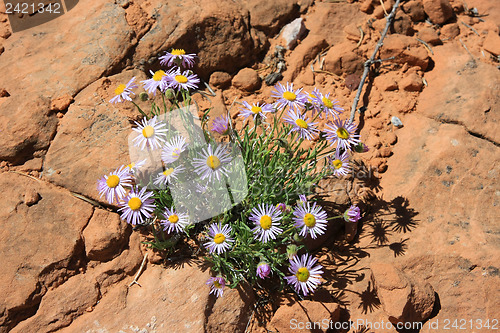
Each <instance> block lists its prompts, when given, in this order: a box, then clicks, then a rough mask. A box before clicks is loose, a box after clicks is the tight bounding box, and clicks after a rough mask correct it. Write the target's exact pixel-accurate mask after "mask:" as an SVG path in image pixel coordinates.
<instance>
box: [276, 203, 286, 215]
mask: <svg viewBox="0 0 500 333" xmlns="http://www.w3.org/2000/svg"><path fill="white" fill-rule="evenodd" d="M276 209H277V210H279V211H281V212H282V213H288V212H289V209H288V207H287V206H286V204H285V203H282V202H281V203H279V204H277V205H276Z"/></svg>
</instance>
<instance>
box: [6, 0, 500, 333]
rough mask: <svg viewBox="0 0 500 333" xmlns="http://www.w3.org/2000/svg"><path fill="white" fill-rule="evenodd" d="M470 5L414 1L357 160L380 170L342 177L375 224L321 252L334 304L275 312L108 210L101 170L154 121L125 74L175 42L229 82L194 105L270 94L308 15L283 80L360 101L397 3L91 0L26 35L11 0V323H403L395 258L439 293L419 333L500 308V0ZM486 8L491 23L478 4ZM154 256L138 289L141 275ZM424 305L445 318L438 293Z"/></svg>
mask: <svg viewBox="0 0 500 333" xmlns="http://www.w3.org/2000/svg"><path fill="white" fill-rule="evenodd" d="M392 3H393V2H392V1H385V2H384V6H385V8H386V10H390V7H391V6H392ZM1 5H3V4H1ZM467 6H468V7H467V8H465V7H466V6H465V5H464V4H463V3H462V2H461V1H451V3H449V2H448V1H447V0H413V1H408V2H404V3H403V4H402V8H401V9H400V11H398V15H397V20H396V22H395V25H394V27H393V28H392V29H391V32H390V34H389V36H388V37H387V38H386V40H385V41H384V45H383V47H382V48H381V50H380V52H379V56H380V58H390V57H394V59H391V60H387V61H384V62H383V63H381V64H375V65H374V66H373V67H372V69H373V70H372V71H371V73H370V75H369V77H368V81H367V84H366V85H365V88H364V91H363V94H362V97H361V102H360V104H359V105H358V107H360V106H364V107H365V108H366V110H365V112H364V113H363V115H362V116H361V118H360V116H359V115H356V119H355V120H356V122H357V123H359V124H361V125H360V127H361V128H360V133H361V135H362V138H363V139H364V142H365V143H366V144H367V145H368V146H369V148H370V151H368V152H366V153H363V154H360V155H358V156H359V157H357V158H356V159H357V163H359V164H360V165H364V166H365V168H364V169H363V168H362V169H360V171H358V175H359V176H358V177H357V178H354V179H353V178H351V179H349V180H348V181H346V182H343V183H339V182H333V183H332V182H329V181H325V186H324V188H325V193H324V195H325V198H326V200H327V201H328V202H329V203H331V204H335V205H338V206H339V207H344V208H345V207H348V205H349V204H350V203H352V202H357V203H359V204H360V205H361V206H362V207H363V210H364V211H365V212H366V215H365V216H364V217H363V219H362V220H361V221H360V222H359V230H358V233H359V235H358V236H357V237H356V238H355V239H354V240H353V242H351V243H348V242H346V241H345V240H344V235H343V234H342V230H343V228H344V226H343V225H342V224H336V225H333V227H332V228H331V229H329V232H331V236H330V235H328V237H329V238H328V237H326V238H327V239H322V241H323V243H321V244H314V248H316V249H317V252H316V253H315V255H316V256H318V257H319V258H320V263H321V264H322V265H323V266H324V268H325V274H324V276H323V278H324V279H323V280H324V284H323V285H322V286H321V288H320V290H318V294H321V295H326V296H328V297H327V298H328V301H327V302H326V303H323V304H322V303H319V301H318V300H314V301H310V300H304V301H301V302H299V300H298V299H297V298H296V297H295V296H293V294H290V293H288V294H286V295H285V296H284V297H283V298H282V299H280V300H276V301H275V300H269V303H268V304H267V305H266V306H264V307H262V309H263V310H262V311H261V312H258V311H257V308H254V304H256V303H255V302H256V301H257V300H258V298H257V299H256V298H255V295H254V294H253V293H252V292H250V291H249V290H247V288H246V287H245V288H243V287H242V288H240V289H234V290H229V289H226V291H225V295H224V297H223V298H220V299H217V300H215V298H213V297H212V296H209V295H208V288H207V286H205V281H206V280H207V278H208V277H209V275H210V274H209V271H208V270H206V269H205V268H204V267H203V266H201V265H200V263H201V258H196V259H194V260H192V261H190V262H182V261H181V262H178V263H177V264H171V265H168V267H163V266H162V265H159V263H161V262H162V261H163V260H164V258H162V257H161V256H160V255H157V254H155V256H154V257H153V252H152V251H151V250H146V249H145V248H144V245H141V241H144V240H145V238H144V236H142V235H141V234H140V233H139V232H138V231H132V230H131V228H130V227H128V226H126V225H125V224H124V223H123V222H121V221H119V217H118V215H117V213H116V211H115V210H113V208H111V210H106V209H105V207H99V205H102V204H104V203H105V202H104V201H103V200H102V199H101V198H99V196H98V193H97V192H96V188H95V186H96V181H97V179H98V178H99V177H100V176H102V174H104V173H107V172H110V171H112V170H114V169H115V168H117V167H118V166H120V165H121V164H123V163H129V162H130V161H129V157H128V148H127V135H128V133H129V131H130V128H131V124H132V123H133V121H134V120H137V119H139V117H138V113H137V112H136V111H135V110H134V109H133V108H132V107H130V105H127V104H121V105H111V104H109V102H108V101H109V99H110V98H111V97H112V92H113V90H114V87H115V86H116V85H118V84H119V83H124V82H126V81H128V79H129V78H130V77H131V76H134V75H136V76H137V77H138V79H139V80H141V79H144V78H145V77H147V76H148V75H149V69H156V68H157V67H158V54H159V53H162V52H163V51H167V50H170V49H171V48H174V47H175V48H185V49H186V51H189V52H194V53H197V54H198V55H199V64H198V66H197V68H195V71H196V72H198V73H200V74H201V75H202V77H204V78H205V79H206V81H208V78H209V77H211V80H210V83H211V84H213V85H214V88H216V91H217V95H216V97H215V98H212V104H211V105H208V102H207V101H206V100H204V99H202V98H201V97H199V96H197V97H196V98H197V99H198V98H199V99H200V103H199V104H200V106H201V107H205V106H206V107H207V108H208V107H211V106H213V107H214V111H213V114H212V115H220V114H222V113H225V112H226V110H227V109H229V106H230V105H231V104H232V102H233V101H234V100H235V99H237V100H238V101H241V100H243V99H245V100H248V101H249V102H253V101H262V102H272V99H271V98H270V97H269V96H270V91H271V90H272V87H269V86H267V85H265V84H264V83H262V86H261V87H260V88H259V87H258V86H255V87H252V88H251V89H243V90H242V89H241V87H242V85H240V87H237V86H238V84H236V82H238V78H237V77H238V76H237V75H236V74H237V73H238V72H240V71H241V70H242V69H244V68H247V69H245V71H252V76H253V78H254V79H255V74H258V76H259V77H265V76H266V75H267V74H269V73H271V72H272V71H273V70H275V68H276V63H277V62H276V60H277V58H276V56H275V55H274V52H275V46H276V45H279V44H280V43H281V40H280V37H279V31H280V29H281V28H282V27H283V26H284V25H286V24H287V23H290V22H291V21H292V20H293V19H295V18H297V17H302V18H303V19H304V22H305V26H306V28H307V29H308V33H307V35H305V36H303V37H302V40H299V41H298V45H297V46H296V48H295V49H293V50H291V51H290V50H288V51H286V52H284V62H285V63H286V70H284V72H283V75H284V77H285V79H288V80H293V81H294V83H295V85H297V86H300V87H304V88H305V90H306V91H310V89H311V88H312V87H313V86H317V87H319V88H320V90H321V91H323V92H331V93H332V96H334V97H335V98H337V99H338V100H339V103H340V105H342V107H344V109H345V110H346V113H348V110H349V109H350V105H351V103H352V101H353V99H354V96H355V94H356V89H355V88H356V87H354V90H353V87H348V86H346V79H347V75H351V76H350V77H349V80H350V81H356V77H354V76H357V78H359V76H360V74H361V72H362V70H363V63H364V61H365V60H366V59H368V57H370V56H371V53H372V52H373V49H374V47H375V44H376V42H377V41H378V38H379V36H380V31H381V30H382V29H383V28H384V26H385V18H384V14H385V13H384V10H383V9H384V8H383V7H382V5H381V4H380V1H371V0H366V1H360V2H354V3H346V2H340V3H338V2H329V1H317V2H314V3H313V2H312V1H298V2H296V1H278V2H269V3H263V2H256V1H251V0H249V1H245V2H238V3H235V2H233V1H226V0H224V1H222V2H218V3H215V2H207V1H205V2H202V1H198V0H190V1H187V2H179V3H176V4H170V3H169V4H165V3H164V2H161V1H159V0H151V1H144V0H136V1H116V2H113V1H108V0H106V1H104V2H103V1H96V0H91V1H90V2H85V3H84V2H82V1H80V2H79V3H78V5H77V6H76V7H75V8H74V9H72V10H71V11H70V12H68V13H67V14H65V15H63V16H61V17H60V18H58V19H56V20H52V21H50V22H48V23H46V24H43V25H41V26H39V27H35V28H32V29H29V30H25V31H22V32H17V33H14V34H12V33H11V31H10V28H9V26H8V24H7V18H6V15H5V14H4V11H5V8H0V73H2V74H1V76H0V124H1V125H0V133H1V135H0V160H1V161H0V184H1V185H3V186H2V188H3V189H4V196H3V197H2V198H3V205H2V207H1V208H0V215H1V219H0V220H1V221H2V222H1V223H2V228H0V255H1V257H2V258H3V259H2V263H3V267H2V268H3V269H2V270H1V271H0V282H1V283H0V285H1V286H2V287H0V332H2V333H3V332H8V331H12V332H49V331H51V332H53V331H56V332H118V331H120V330H121V331H123V332H127V333H128V332H138V331H142V332H203V331H205V332H245V328H246V327H247V324H248V329H247V332H253V333H260V332H267V330H266V329H270V330H273V329H276V328H278V326H279V327H281V328H282V329H281V330H280V332H281V331H286V330H287V329H288V328H289V327H288V328H287V327H286V325H287V321H288V322H289V320H290V319H293V318H296V319H298V318H299V317H300V316H305V317H304V318H307V319H309V318H311V319H315V320H316V318H317V319H318V320H319V319H324V318H325V317H329V316H333V319H334V320H335V321H338V322H346V321H348V320H351V321H356V320H358V319H363V320H366V321H372V322H380V321H382V320H384V321H385V322H387V321H388V320H389V319H390V318H389V317H391V316H392V317H395V315H394V313H391V312H393V311H387V310H388V308H387V307H389V308H391V307H390V306H389V304H392V305H394V304H396V305H398V304H399V305H401V304H407V301H408V297H406V299H405V298H404V297H401V298H398V297H396V298H395V301H394V302H392V303H391V302H389V301H388V298H387V297H386V295H385V294H384V292H382V291H380V288H381V287H380V282H377V283H376V284H378V285H376V286H374V284H373V282H372V281H371V279H370V275H371V273H370V271H369V270H368V269H367V268H368V267H372V268H373V269H374V270H377V269H378V270H383V271H385V274H386V275H387V274H388V273H387V270H386V269H385V268H384V267H386V266H385V264H384V265H382V264H377V263H380V262H384V263H386V264H388V265H391V266H390V267H398V268H400V269H401V271H402V272H403V274H404V276H405V278H404V279H402V280H404V281H407V283H408V284H409V285H418V286H420V287H421V288H420V287H419V288H417V289H419V290H424V292H422V293H419V294H420V295H421V296H422V295H424V296H425V294H426V293H427V292H426V291H429V290H431V289H430V287H429V288H428V286H431V287H432V289H433V290H434V291H435V292H436V299H435V305H434V307H433V308H432V311H431V313H430V319H429V320H428V321H427V322H426V323H425V324H424V327H423V328H422V329H421V330H420V332H421V333H431V332H432V333H434V332H449V330H445V329H444V328H443V326H440V327H439V329H431V327H430V323H432V322H436V321H439V322H440V323H441V324H442V323H443V322H444V320H446V319H460V318H465V319H467V320H469V319H472V320H476V319H482V320H486V319H488V318H490V319H492V318H497V319H498V318H500V312H499V310H498V309H500V297H499V292H498V285H499V283H500V275H499V267H498V258H499V255H500V248H499V245H498V244H500V239H499V236H498V235H499V234H500V230H499V227H498V223H497V222H498V216H500V212H499V208H498V207H499V206H500V203H499V200H500V199H499V198H500V197H499V195H500V189H499V188H498V185H497V183H498V181H497V179H498V177H499V172H500V171H499V165H500V160H499V156H500V155H499V153H498V149H499V142H500V137H499V131H498V123H499V121H500V119H499V114H500V113H499V112H500V110H499V105H500V100H499V97H498V91H499V86H500V74H499V72H498V69H497V66H498V65H499V63H498V62H497V61H496V60H495V58H494V56H495V55H497V54H498V53H499V51H498V33H499V26H498V22H500V11H499V9H498V4H497V2H496V1H495V0H469V1H467ZM472 8H477V10H478V13H479V14H480V15H481V20H483V21H484V22H482V21H481V20H479V18H478V17H472V16H470V15H467V14H468V12H467V9H468V10H471V9H472ZM365 12H366V13H370V14H365ZM426 16H427V17H429V18H430V19H431V21H432V22H433V23H435V24H439V25H434V26H432V27H431V26H429V25H428V24H427V23H425V22H423V21H424V20H425V18H426ZM454 17H456V20H455V18H454ZM462 22H464V23H467V24H468V25H469V26H470V27H472V28H473V29H474V30H475V32H474V30H472V29H471V28H469V27H467V26H466V25H464V24H462ZM476 32H477V34H476ZM416 37H419V38H421V39H422V40H424V41H425V42H427V43H428V44H429V48H428V47H427V46H425V45H424V44H423V43H421V42H419V41H418V40H417V39H416ZM441 43H442V45H441ZM464 46H465V47H464ZM311 66H312V70H311ZM250 68H252V69H250ZM212 73H213V74H212ZM235 75H236V77H234V76H235ZM352 75H354V76H352ZM233 77H234V79H235V80H233V86H230V84H231V83H230V82H231V78H233ZM212 78H213V79H212ZM240 81H245V82H244V83H247V82H246V81H248V80H247V78H245V79H243V80H240ZM282 82H284V81H282ZM354 86H356V85H354ZM222 89H224V91H222ZM254 89H259V91H258V94H250V92H249V90H250V91H251V90H254ZM135 101H136V102H137V103H139V105H141V106H145V105H147V103H143V102H140V101H139V99H138V98H136V99H135ZM197 101H198V100H197ZM204 103H205V104H204ZM236 109H237V108H234V107H233V108H232V109H229V112H230V113H231V116H232V117H233V119H237V118H238V117H237V110H236ZM344 116H346V115H344ZM393 116H396V117H398V118H399V119H401V121H402V122H403V124H404V126H403V127H402V128H399V129H398V128H396V127H394V126H393V125H392V124H391V118H392V117H393ZM320 121H322V120H320ZM242 125H243V124H242V123H241V122H240V121H235V126H236V128H241V126H242ZM19 173H21V174H22V175H20V174H19ZM145 253H148V256H149V257H150V261H149V262H148V263H147V264H146V266H145V269H144V271H143V272H142V274H141V275H140V276H139V279H138V282H139V283H140V286H138V285H132V286H130V287H129V284H130V282H131V281H132V280H133V276H134V275H135V274H136V273H137V272H138V269H139V266H140V265H141V262H142V260H143V255H144V254H145ZM153 262H155V263H158V264H153ZM382 276H383V274H382ZM379 280H380V279H379ZM387 280H389V279H387ZM404 281H403V282H404ZM386 282H387V281H386ZM427 283H428V285H427ZM375 287H377V288H375ZM389 289H390V288H389ZM427 294H429V293H427ZM406 296H408V295H406ZM284 299H285V301H284ZM420 299H421V300H423V299H426V298H425V297H423V296H422V297H420ZM286 300H288V301H286ZM414 300H415V299H411V301H414ZM287 302H288V303H287ZM417 303H418V302H417ZM258 304H262V303H258ZM325 304H326V305H325ZM418 304H424V305H425V306H423V308H425V311H423V312H425V316H424V317H427V314H428V313H429V308H430V303H428V302H426V301H425V302H420V303H418ZM301 305H302V306H301ZM403 306H404V305H403ZM384 307H385V310H386V311H384ZM259 308H260V306H259ZM299 308H300V310H299ZM396 308H397V307H396ZM303 309H306V310H307V312H308V313H309V314H310V316H309V317H307V314H305V312H304V311H303ZM391 309H394V307H393V308H391ZM398 309H399V310H400V308H398ZM300 311H302V312H304V314H302V313H301V312H300ZM337 315H338V318H337ZM417 319H418V320H420V319H419V318H417ZM366 331H367V330H366V329H365V328H363V327H356V328H353V329H351V330H349V332H352V333H354V332H358V333H359V332H366ZM368 331H374V332H379V331H378V330H368ZM470 331H472V330H470ZM475 331H478V332H480V331H487V330H485V329H483V330H479V329H478V330H475ZM384 332H396V329H395V328H394V327H393V326H390V327H389V328H388V329H387V330H385V331H384Z"/></svg>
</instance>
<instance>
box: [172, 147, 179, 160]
mask: <svg viewBox="0 0 500 333" xmlns="http://www.w3.org/2000/svg"><path fill="white" fill-rule="evenodd" d="M180 155H181V150H180V149H179V148H174V150H173V151H172V157H175V158H177V157H179V156H180Z"/></svg>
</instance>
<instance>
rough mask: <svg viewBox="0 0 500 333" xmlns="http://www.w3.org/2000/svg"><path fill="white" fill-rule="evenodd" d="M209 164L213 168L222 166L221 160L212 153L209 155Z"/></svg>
mask: <svg viewBox="0 0 500 333" xmlns="http://www.w3.org/2000/svg"><path fill="white" fill-rule="evenodd" d="M207 165H208V167H209V168H211V169H212V170H217V169H218V168H219V167H220V160H219V158H218V157H217V156H214V155H210V156H208V157H207Z"/></svg>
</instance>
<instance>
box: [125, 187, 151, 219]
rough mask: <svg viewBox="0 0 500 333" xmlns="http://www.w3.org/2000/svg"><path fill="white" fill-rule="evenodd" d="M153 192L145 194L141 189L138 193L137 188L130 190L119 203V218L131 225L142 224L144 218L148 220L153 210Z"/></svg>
mask: <svg viewBox="0 0 500 333" xmlns="http://www.w3.org/2000/svg"><path fill="white" fill-rule="evenodd" d="M153 194H154V193H153V192H146V188H145V187H143V188H142V190H140V191H139V189H138V188H137V187H134V188H132V190H131V191H130V193H129V194H128V195H127V196H126V197H125V198H124V199H123V202H122V203H120V207H121V208H120V209H118V211H119V212H120V211H121V218H122V219H123V220H125V221H127V223H130V224H132V225H136V224H142V223H144V218H150V217H151V216H152V214H151V213H152V212H153V211H154V210H155V205H154V199H151V197H152V196H153Z"/></svg>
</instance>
